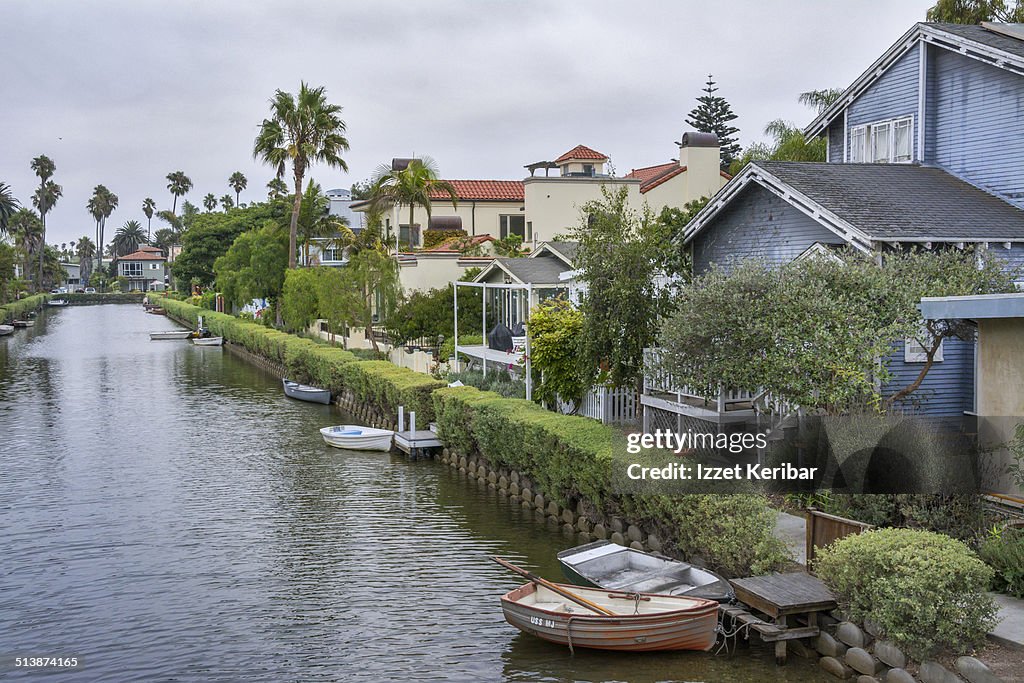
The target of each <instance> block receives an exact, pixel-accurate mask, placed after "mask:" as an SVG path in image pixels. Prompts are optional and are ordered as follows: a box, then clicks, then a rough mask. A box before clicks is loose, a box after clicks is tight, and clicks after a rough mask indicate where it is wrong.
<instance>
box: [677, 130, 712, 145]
mask: <svg viewBox="0 0 1024 683" xmlns="http://www.w3.org/2000/svg"><path fill="white" fill-rule="evenodd" d="M679 146H680V147H718V136H717V135H715V134H714V133H697V132H693V131H691V132H689V133H683V139H682V141H681V142H680V143H679Z"/></svg>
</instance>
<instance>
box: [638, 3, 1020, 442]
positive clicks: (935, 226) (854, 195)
mask: <svg viewBox="0 0 1024 683" xmlns="http://www.w3.org/2000/svg"><path fill="white" fill-rule="evenodd" d="M805 134H806V135H807V136H808V137H817V136H822V137H824V138H825V139H826V140H827V145H828V147H827V150H828V151H827V159H828V162H827V163H798V162H764V161H755V162H752V163H751V164H749V165H748V166H747V167H746V168H745V169H744V170H743V171H742V172H741V173H739V174H737V175H736V177H735V178H733V179H732V180H731V181H730V182H729V183H728V184H727V185H726V186H725V187H724V188H723V189H722V191H721V192H719V193H718V194H717V195H716V196H715V197H714V198H713V199H712V201H711V202H709V203H708V205H707V206H706V207H705V208H704V209H703V210H702V211H701V212H700V213H699V214H698V215H697V216H696V217H695V218H694V220H693V221H692V222H691V223H690V224H689V225H688V226H687V230H686V232H685V234H684V235H683V242H684V244H685V245H686V247H687V248H688V249H689V250H690V253H691V255H692V257H693V264H694V270H695V272H696V273H700V272H702V271H704V270H706V269H707V268H708V267H709V266H710V265H711V264H712V263H717V264H720V265H723V266H725V267H728V263H729V262H730V261H734V260H737V259H744V258H750V257H756V258H760V259H765V260H767V261H769V262H776V263H784V262H788V261H790V260H793V259H796V258H801V257H803V256H806V255H809V254H814V253H828V252H830V251H833V250H835V249H836V248H839V247H843V248H853V249H856V250H860V251H862V252H864V253H868V254H875V255H879V254H880V255H882V257H883V258H884V254H885V252H886V251H887V250H892V249H901V248H905V247H906V246H908V245H911V244H914V245H923V246H924V247H926V248H957V247H963V246H966V245H973V246H975V247H976V248H977V249H978V250H979V251H980V252H981V254H982V257H984V255H985V254H995V255H997V256H999V257H1001V258H1002V259H1004V260H1006V261H1008V262H1010V263H1011V264H1014V265H1016V266H1021V265H1024V24H990V23H983V24H981V25H978V26H968V25H960V24H937V23H920V24H917V25H915V26H914V27H913V28H912V29H910V30H909V31H908V32H907V33H906V34H904V35H903V36H902V37H901V38H900V39H899V41H897V42H896V43H895V44H894V45H893V46H892V47H891V48H889V50H887V51H886V52H885V54H883V55H882V56H881V57H879V58H878V59H877V60H876V61H875V63H874V64H872V65H871V66H870V67H869V68H868V69H867V70H866V71H865V72H864V73H863V74H861V75H860V76H859V77H858V78H857V80H855V81H854V82H853V84H852V85H850V86H849V87H848V88H847V89H846V90H845V91H844V92H843V94H842V96H841V97H840V98H839V100H837V101H836V102H835V103H834V104H833V105H832V106H830V107H829V108H827V109H826V110H824V111H823V112H821V114H820V115H819V116H818V117H817V118H816V119H815V120H814V121H813V122H812V123H811V124H810V125H809V126H808V127H807V128H806V130H805ZM943 346H944V348H943V349H942V350H941V355H940V356H939V357H940V358H941V361H938V362H937V363H936V364H935V365H934V366H933V368H932V369H931V370H930V371H929V373H928V375H927V377H926V379H925V382H924V384H923V385H922V387H921V388H920V389H919V390H918V391H917V392H915V394H916V395H915V396H914V405H913V410H915V411H917V412H919V413H921V414H925V415H934V416H959V415H963V414H964V413H965V412H966V413H970V412H971V411H973V410H974V396H975V391H974V363H975V360H974V357H975V354H974V344H973V343H968V342H960V341H957V340H946V341H945V342H944V344H943ZM923 362H924V356H923V354H922V353H921V349H920V347H919V346H918V345H917V344H916V343H915V342H913V341H912V340H908V341H907V342H906V345H905V348H902V349H899V350H898V351H897V353H895V354H894V356H893V357H892V358H891V359H890V365H889V367H890V369H891V370H892V371H893V372H894V375H895V377H894V381H893V382H892V383H891V386H888V387H883V393H892V392H894V391H895V390H897V389H898V388H900V387H902V386H905V385H906V384H908V383H910V381H912V379H913V378H914V377H916V376H917V374H918V373H919V371H920V367H921V365H920V364H921V363H923ZM649 384H650V385H651V386H650V388H649V389H648V390H645V394H646V395H645V396H643V403H644V404H645V405H646V406H647V407H648V409H654V411H655V412H659V411H660V412H664V411H668V412H669V413H675V414H676V415H681V416H688V417H694V418H699V419H703V420H710V421H713V422H718V423H726V422H732V421H740V420H741V419H743V417H744V416H746V415H749V413H750V408H751V400H752V398H754V397H755V396H756V394H755V392H754V391H743V390H723V391H722V395H721V396H720V397H719V399H718V401H717V402H715V403H714V404H712V405H708V403H707V402H705V401H699V400H695V399H696V398H697V397H696V396H687V395H686V394H685V392H678V391H676V393H675V395H674V396H673V395H672V391H671V390H670V388H669V387H667V386H663V385H662V386H659V385H658V383H657V382H656V381H653V382H650V383H649ZM752 389H753V388H752ZM646 421H647V422H648V424H653V423H652V422H651V421H650V420H649V419H646Z"/></svg>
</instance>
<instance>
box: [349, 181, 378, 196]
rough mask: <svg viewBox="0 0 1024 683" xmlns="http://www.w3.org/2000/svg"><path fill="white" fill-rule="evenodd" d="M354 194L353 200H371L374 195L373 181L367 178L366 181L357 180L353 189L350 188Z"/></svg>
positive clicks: (353, 184)
mask: <svg viewBox="0 0 1024 683" xmlns="http://www.w3.org/2000/svg"><path fill="white" fill-rule="evenodd" d="M349 191H350V192H351V193H352V199H359V200H362V199H369V198H370V197H371V196H372V194H373V181H372V180H370V179H369V178H367V179H366V180H357V181H356V182H354V183H352V187H351V188H349Z"/></svg>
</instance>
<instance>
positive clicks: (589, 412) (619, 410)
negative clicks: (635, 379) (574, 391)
mask: <svg viewBox="0 0 1024 683" xmlns="http://www.w3.org/2000/svg"><path fill="white" fill-rule="evenodd" d="M573 408H575V405H574V404H572V403H567V402H564V401H561V400H559V402H558V409H559V412H561V413H565V414H568V413H571V412H573ZM636 409H637V400H636V392H635V391H634V390H633V389H631V388H629V387H623V388H620V389H609V388H608V387H594V388H592V389H590V390H589V391H587V393H586V394H584V396H583V400H582V401H581V402H580V406H579V410H577V411H576V414H577V415H582V416H583V417H589V418H593V419H595V420H600V421H601V422H602V423H604V424H627V423H630V422H635V421H636V418H637V412H636Z"/></svg>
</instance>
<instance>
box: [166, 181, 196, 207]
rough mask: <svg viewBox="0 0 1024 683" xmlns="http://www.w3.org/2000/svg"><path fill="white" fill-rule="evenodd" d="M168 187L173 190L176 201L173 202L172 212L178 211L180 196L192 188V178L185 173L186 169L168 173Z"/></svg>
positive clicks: (172, 193)
mask: <svg viewBox="0 0 1024 683" xmlns="http://www.w3.org/2000/svg"><path fill="white" fill-rule="evenodd" d="M167 189H168V190H170V191H171V195H172V196H173V197H174V201H173V202H172V203H171V213H174V214H176V213H177V212H178V197H181V196H182V195H185V194H188V191H189V190H191V189H192V179H191V178H189V177H188V176H187V175H185V172H184V171H174V172H173V173H168V174H167Z"/></svg>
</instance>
